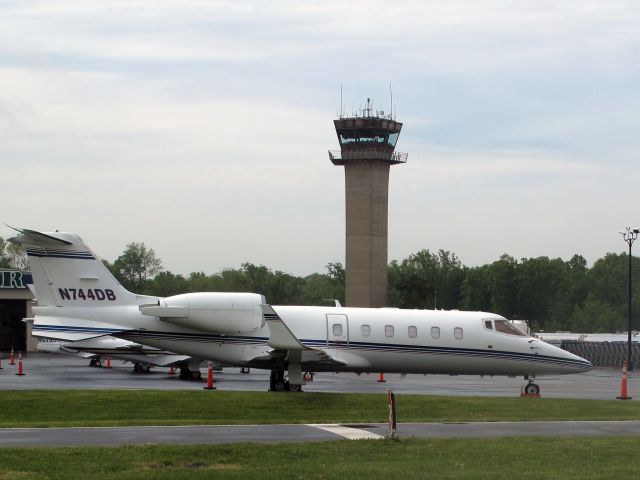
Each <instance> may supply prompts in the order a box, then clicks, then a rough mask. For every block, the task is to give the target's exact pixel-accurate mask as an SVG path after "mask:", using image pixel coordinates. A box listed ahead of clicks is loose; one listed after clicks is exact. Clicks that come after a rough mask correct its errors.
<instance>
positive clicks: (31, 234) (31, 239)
mask: <svg viewBox="0 0 640 480" xmlns="http://www.w3.org/2000/svg"><path fill="white" fill-rule="evenodd" d="M8 226H9V225H8ZM10 228H13V229H14V230H15V231H16V232H20V233H21V234H22V235H18V236H17V237H13V238H10V239H9V241H10V242H13V243H24V244H28V245H38V246H41V247H60V246H62V245H65V246H66V245H73V244H72V243H71V242H68V241H67V240H63V239H61V238H56V237H52V236H51V235H47V234H46V233H42V232H36V231H35V230H29V229H28V228H15V227H10Z"/></svg>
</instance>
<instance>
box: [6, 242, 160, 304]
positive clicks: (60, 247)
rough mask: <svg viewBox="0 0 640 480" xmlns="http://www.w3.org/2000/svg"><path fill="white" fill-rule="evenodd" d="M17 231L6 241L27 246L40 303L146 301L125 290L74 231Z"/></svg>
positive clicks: (147, 300)
mask: <svg viewBox="0 0 640 480" xmlns="http://www.w3.org/2000/svg"><path fill="white" fill-rule="evenodd" d="M16 230H17V231H18V232H20V234H19V235H16V236H15V237H13V238H10V239H9V241H10V242H12V243H19V244H22V245H24V246H25V247H26V250H27V255H28V257H29V264H30V266H31V274H32V276H33V283H34V287H35V294H36V298H37V300H38V305H39V306H59V307H61V306H112V305H119V306H121V305H138V304H141V303H148V302H149V297H142V296H138V295H135V294H133V293H131V292H129V291H128V290H126V289H125V288H124V287H123V286H122V285H121V284H120V282H118V280H117V279H116V278H115V277H114V276H113V275H112V274H111V272H110V271H109V269H108V268H107V267H106V266H105V265H104V264H103V263H102V261H101V260H100V258H99V257H98V256H97V255H95V254H94V253H93V252H92V251H91V250H90V249H89V247H88V246H87V245H86V244H85V243H84V242H83V241H82V239H81V238H80V237H79V236H78V235H76V234H73V233H63V232H47V233H42V232H36V231H34V230H27V229H16Z"/></svg>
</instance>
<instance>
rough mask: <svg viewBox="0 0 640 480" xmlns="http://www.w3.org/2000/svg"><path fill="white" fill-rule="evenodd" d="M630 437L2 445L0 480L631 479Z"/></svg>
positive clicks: (634, 471) (634, 469)
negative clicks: (139, 444)
mask: <svg viewBox="0 0 640 480" xmlns="http://www.w3.org/2000/svg"><path fill="white" fill-rule="evenodd" d="M638 445H639V440H638V439H637V438H595V437H594V438H589V437H587V438H584V437H581V438H562V439H550V438H544V439H541V438H536V437H520V438H517V439H516V438H501V439H474V440H469V439H434V440H419V439H404V440H400V441H391V440H378V441H376V440H366V441H355V442H354V441H335V442H322V443H306V444H304V443H303V444H277V445H256V444H232V445H212V446H178V445H167V446H159V445H145V446H136V447H130V446H129V447H120V448H38V449H0V479H2V480H8V479H23V480H27V479H35V478H37V479H51V480H56V479H65V480H74V479H82V480H85V479H87V478H102V479H122V478H126V479H129V480H131V479H165V478H171V479H196V480H197V479H201V478H212V477H215V478H231V479H243V480H248V479H252V478H259V479H264V478H278V479H289V478H309V479H332V478H337V479H341V480H344V479H345V478H367V479H378V478H380V479H385V480H388V479H389V478H397V477H400V476H402V478H403V479H412V478H421V479H425V478H426V479H458V480H460V479H462V480H464V479H491V480H495V479H503V478H504V479H514V478H517V479H536V480H538V479H540V478H553V479H559V480H563V479H581V480H590V479H611V478H637V477H638V473H640V467H639V466H638V462H635V461H634V458H635V457H636V455H637V450H638Z"/></svg>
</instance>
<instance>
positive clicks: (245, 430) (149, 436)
mask: <svg viewBox="0 0 640 480" xmlns="http://www.w3.org/2000/svg"><path fill="white" fill-rule="evenodd" d="M395 435H396V437H397V438H408V437H415V438H495V437H505V436H508V437H518V436H524V435H527V436H540V437H568V436H572V437H575V436H598V437H599V436H634V437H639V436H640V422H639V421H629V422H477V423H405V424H399V425H398V428H397V430H396V433H395ZM386 436H388V427H387V425H386V424H382V423H376V424H370V425H196V426H173V427H171V426H163V427H80V428H2V429H0V448H9V447H11V448H25V447H73V446H103V447H114V446H122V445H142V444H181V445H198V444H207V445H211V444H224V443H238V442H250V443H285V442H286V443H291V442H319V441H327V440H340V439H348V440H358V439H365V438H370V439H382V438H385V437H386Z"/></svg>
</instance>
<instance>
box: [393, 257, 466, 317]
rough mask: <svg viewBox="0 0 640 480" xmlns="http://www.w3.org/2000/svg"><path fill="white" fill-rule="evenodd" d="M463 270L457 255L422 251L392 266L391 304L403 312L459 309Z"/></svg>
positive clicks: (395, 262) (394, 262)
mask: <svg viewBox="0 0 640 480" xmlns="http://www.w3.org/2000/svg"><path fill="white" fill-rule="evenodd" d="M464 275H465V273H464V269H463V267H462V264H461V262H460V260H459V259H458V257H456V255H455V254H453V253H451V252H448V251H445V250H439V251H438V253H431V252H430V251H429V250H421V251H419V252H418V253H415V254H413V255H409V257H408V258H406V259H405V260H403V261H402V262H401V263H398V262H397V261H396V260H394V261H392V262H391V264H390V265H389V304H390V305H393V306H395V307H400V308H447V309H451V308H458V307H459V305H460V291H461V286H462V282H463V281H464Z"/></svg>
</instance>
